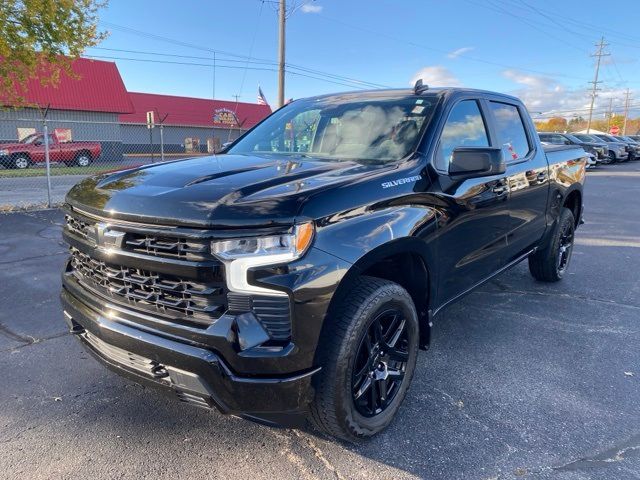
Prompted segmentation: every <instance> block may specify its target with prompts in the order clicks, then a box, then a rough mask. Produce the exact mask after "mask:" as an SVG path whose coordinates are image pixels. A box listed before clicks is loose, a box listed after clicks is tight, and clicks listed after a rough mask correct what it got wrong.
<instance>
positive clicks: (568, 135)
mask: <svg viewBox="0 0 640 480" xmlns="http://www.w3.org/2000/svg"><path fill="white" fill-rule="evenodd" d="M564 136H565V138H567V139H569V140H571V141H572V142H573V143H582V142H584V140H580V139H579V138H578V137H576V136H575V135H570V134H568V133H565V134H564Z"/></svg>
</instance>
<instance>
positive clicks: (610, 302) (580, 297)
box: [477, 281, 640, 310]
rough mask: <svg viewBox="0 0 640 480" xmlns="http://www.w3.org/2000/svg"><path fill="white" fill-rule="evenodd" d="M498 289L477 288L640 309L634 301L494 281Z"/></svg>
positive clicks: (498, 293)
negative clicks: (514, 286)
mask: <svg viewBox="0 0 640 480" xmlns="http://www.w3.org/2000/svg"><path fill="white" fill-rule="evenodd" d="M492 283H493V284H494V285H495V286H496V287H498V289H499V290H500V291H499V292H496V291H491V290H477V291H478V292H483V293H488V294H494V295H502V294H516V295H531V296H540V297H560V298H571V299H577V300H586V301H589V302H598V303H605V304H607V305H617V306H620V307H626V308H632V309H634V310H640V305H634V304H632V303H623V302H616V301H615V300H607V299H604V298H593V297H588V296H586V295H579V294H570V293H558V292H536V291H534V290H530V291H525V290H511V289H509V287H507V286H506V285H503V284H501V283H499V282H495V281H494V282H492Z"/></svg>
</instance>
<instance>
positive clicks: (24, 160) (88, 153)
mask: <svg viewBox="0 0 640 480" xmlns="http://www.w3.org/2000/svg"><path fill="white" fill-rule="evenodd" d="M101 153H102V148H101V145H100V143H99V142H59V141H58V139H57V137H56V136H55V135H53V134H49V160H50V161H51V162H62V163H64V164H65V165H67V166H71V165H78V166H80V167H87V166H89V165H90V164H91V162H92V161H94V160H95V159H97V158H98V157H99V156H100V154H101ZM44 162H45V156H44V135H43V134H41V133H34V134H32V135H29V136H28V137H26V138H24V139H23V140H21V141H20V142H18V143H3V144H0V165H3V166H4V167H6V168H19V169H24V168H29V166H30V165H33V164H35V163H44Z"/></svg>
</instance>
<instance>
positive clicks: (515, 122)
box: [489, 102, 531, 162]
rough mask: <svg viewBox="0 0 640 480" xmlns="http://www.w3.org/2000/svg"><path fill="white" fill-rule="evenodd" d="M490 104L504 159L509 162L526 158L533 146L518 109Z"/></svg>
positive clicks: (513, 106) (503, 104)
mask: <svg viewBox="0 0 640 480" xmlns="http://www.w3.org/2000/svg"><path fill="white" fill-rule="evenodd" d="M489 104H490V105H491V111H492V112H493V117H494V120H495V126H496V132H497V134H498V144H499V145H500V146H501V147H502V151H503V153H504V159H505V160H506V161H507V162H508V161H510V160H518V159H520V158H523V157H526V156H527V155H528V154H529V152H530V151H531V146H530V145H529V140H528V139H527V133H526V130H525V128H524V123H523V122H522V117H521V116H520V111H519V110H518V107H516V106H515V105H510V104H508V103H501V102H489Z"/></svg>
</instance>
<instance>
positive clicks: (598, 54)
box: [587, 37, 610, 134]
mask: <svg viewBox="0 0 640 480" xmlns="http://www.w3.org/2000/svg"><path fill="white" fill-rule="evenodd" d="M608 45H609V44H608V43H604V37H601V38H600V43H599V44H597V45H596V47H598V51H597V52H596V53H595V54H593V55H591V56H592V57H596V58H597V59H598V60H597V61H596V74H595V77H594V78H593V82H589V83H592V84H593V89H592V91H591V106H590V107H589V121H588V122H587V134H588V133H589V132H590V131H591V119H592V118H593V104H594V102H595V101H596V92H597V91H598V90H599V89H598V83H601V82H600V81H598V75H599V73H600V60H601V59H602V57H607V56H609V55H610V53H604V52H603V50H604V47H606V46H608Z"/></svg>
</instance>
